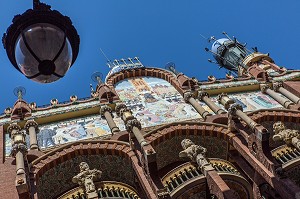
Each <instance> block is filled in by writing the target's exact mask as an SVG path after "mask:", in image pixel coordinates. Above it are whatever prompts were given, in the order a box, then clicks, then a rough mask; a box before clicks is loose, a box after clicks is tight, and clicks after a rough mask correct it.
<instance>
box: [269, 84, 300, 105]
mask: <svg viewBox="0 0 300 199" xmlns="http://www.w3.org/2000/svg"><path fill="white" fill-rule="evenodd" d="M273 89H274V91H276V92H279V93H281V94H282V95H284V96H285V97H287V98H289V99H290V100H291V101H292V102H294V103H295V104H300V98H299V97H297V96H296V95H294V94H293V93H291V92H290V91H288V90H286V89H285V88H283V83H282V82H275V83H273Z"/></svg>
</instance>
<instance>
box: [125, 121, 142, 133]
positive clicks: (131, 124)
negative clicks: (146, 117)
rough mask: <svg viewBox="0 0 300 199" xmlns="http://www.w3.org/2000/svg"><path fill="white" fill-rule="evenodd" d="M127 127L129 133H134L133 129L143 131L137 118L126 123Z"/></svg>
mask: <svg viewBox="0 0 300 199" xmlns="http://www.w3.org/2000/svg"><path fill="white" fill-rule="evenodd" d="M125 126H126V130H127V131H129V132H132V128H133V127H136V128H138V129H139V130H141V129H142V125H141V123H140V122H139V121H138V120H137V119H136V118H134V119H131V120H128V121H127V122H126V124H125Z"/></svg>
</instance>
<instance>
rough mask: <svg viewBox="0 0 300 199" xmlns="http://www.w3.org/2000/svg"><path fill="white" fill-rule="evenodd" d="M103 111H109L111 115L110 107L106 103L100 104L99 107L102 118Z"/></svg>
mask: <svg viewBox="0 0 300 199" xmlns="http://www.w3.org/2000/svg"><path fill="white" fill-rule="evenodd" d="M105 112H109V113H110V114H111V116H113V115H112V109H111V108H110V107H109V106H107V105H104V106H101V108H100V115H101V117H102V118H104V113H105Z"/></svg>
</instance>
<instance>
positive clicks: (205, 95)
mask: <svg viewBox="0 0 300 199" xmlns="http://www.w3.org/2000/svg"><path fill="white" fill-rule="evenodd" d="M204 97H209V94H208V92H205V91H200V92H199V93H198V99H199V100H200V101H203V98H204Z"/></svg>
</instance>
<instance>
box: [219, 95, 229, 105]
mask: <svg viewBox="0 0 300 199" xmlns="http://www.w3.org/2000/svg"><path fill="white" fill-rule="evenodd" d="M223 97H228V95H227V93H221V94H219V95H218V96H217V98H218V102H219V103H221V100H222V98H223Z"/></svg>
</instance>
